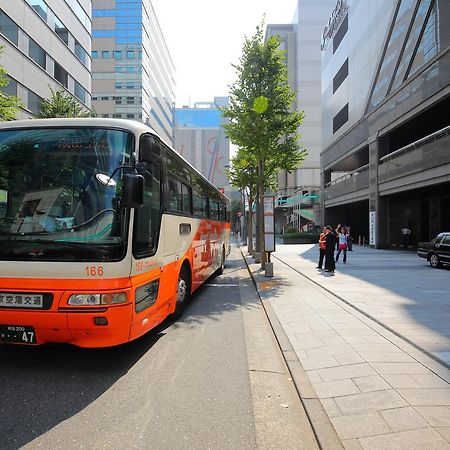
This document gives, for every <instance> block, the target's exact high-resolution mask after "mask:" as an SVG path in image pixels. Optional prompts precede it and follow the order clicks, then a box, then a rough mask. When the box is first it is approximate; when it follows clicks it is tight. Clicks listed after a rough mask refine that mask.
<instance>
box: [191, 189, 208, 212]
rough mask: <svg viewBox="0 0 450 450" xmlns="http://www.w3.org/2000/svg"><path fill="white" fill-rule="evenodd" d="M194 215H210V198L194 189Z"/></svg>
mask: <svg viewBox="0 0 450 450" xmlns="http://www.w3.org/2000/svg"><path fill="white" fill-rule="evenodd" d="M194 216H196V217H208V199H207V198H206V197H205V196H204V195H201V194H199V193H198V192H195V191H194Z"/></svg>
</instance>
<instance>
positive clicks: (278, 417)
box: [0, 249, 317, 450]
mask: <svg viewBox="0 0 450 450" xmlns="http://www.w3.org/2000/svg"><path fill="white" fill-rule="evenodd" d="M233 255H234V256H233V257H232V258H231V260H230V261H229V262H228V263H227V267H226V269H225V273H224V275H222V276H220V277H216V278H213V279H211V280H209V282H208V283H207V285H205V286H204V287H202V288H201V289H200V291H199V292H197V293H196V294H194V297H193V299H192V302H191V304H190V305H189V307H188V308H187V310H186V313H185V315H184V316H183V318H182V319H180V320H179V321H178V322H176V323H174V324H171V323H166V324H163V325H162V326H161V327H159V328H158V329H157V330H155V331H153V332H151V333H149V334H148V335H146V336H144V337H143V338H141V339H139V340H137V341H135V342H132V343H130V344H127V345H123V346H120V347H116V348H111V349H103V350H84V349H78V348H75V347H71V346H43V347H36V348H30V347H17V346H14V347H12V346H1V347H0V449H1V450H10V449H17V448H26V449H41V448H42V449H45V450H51V449H68V450H70V449H81V448H85V449H86V448H87V449H104V448H106V449H125V448H126V449H131V448H138V449H253V448H296V449H301V448H308V449H309V448H317V447H316V442H315V439H314V436H313V434H312V432H311V429H310V428H309V423H308V421H307V418H306V416H305V414H304V411H303V409H302V407H301V404H300V402H299V400H298V397H297V395H296V392H295V389H294V386H293V384H292V381H291V380H290V378H289V374H288V372H287V370H286V367H285V365H284V361H283V360H282V358H281V355H280V352H279V349H278V348H277V346H276V342H275V339H274V337H273V335H272V332H271V329H270V327H269V325H268V322H267V320H266V318H265V315H264V313H263V310H262V308H261V305H260V303H259V302H258V300H257V297H256V293H255V291H254V289H253V286H252V284H251V281H250V280H249V279H248V277H246V270H243V268H242V264H243V262H242V259H241V258H239V256H238V253H237V251H236V249H234V251H233Z"/></svg>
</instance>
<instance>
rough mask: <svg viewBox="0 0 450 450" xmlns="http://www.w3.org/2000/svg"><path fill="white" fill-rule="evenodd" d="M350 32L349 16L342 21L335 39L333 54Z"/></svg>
mask: <svg viewBox="0 0 450 450" xmlns="http://www.w3.org/2000/svg"><path fill="white" fill-rule="evenodd" d="M347 31H348V14H347V15H346V16H345V17H344V20H343V21H342V23H341V25H340V27H339V29H338V30H337V32H336V34H335V35H334V38H333V54H334V52H335V51H336V50H337V48H338V47H339V44H340V43H341V41H342V39H344V36H345V35H346V34H347Z"/></svg>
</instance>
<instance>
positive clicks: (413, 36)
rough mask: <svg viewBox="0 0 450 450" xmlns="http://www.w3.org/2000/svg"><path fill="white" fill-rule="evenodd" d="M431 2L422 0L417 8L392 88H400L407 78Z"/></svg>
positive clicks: (430, 0)
mask: <svg viewBox="0 0 450 450" xmlns="http://www.w3.org/2000/svg"><path fill="white" fill-rule="evenodd" d="M431 2H432V0H422V1H421V2H420V5H419V9H418V10H417V13H416V15H415V18H414V23H413V25H412V27H411V31H410V32H409V36H408V38H407V42H406V45H405V49H404V50H403V54H402V57H401V60H400V64H399V66H398V68H397V73H396V74H395V78H394V81H393V84H392V89H391V90H394V89H396V88H398V87H399V86H400V84H401V83H402V81H403V79H404V78H405V74H406V70H407V69H408V65H409V63H410V61H411V56H412V54H413V52H414V49H415V47H416V44H417V39H418V38H419V35H420V33H421V31H422V28H423V24H424V22H425V18H426V16H427V14H428V10H429V9H430V5H431Z"/></svg>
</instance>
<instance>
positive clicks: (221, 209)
mask: <svg viewBox="0 0 450 450" xmlns="http://www.w3.org/2000/svg"><path fill="white" fill-rule="evenodd" d="M219 220H226V209H225V205H223V204H222V203H219Z"/></svg>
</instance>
